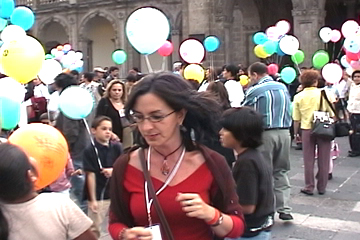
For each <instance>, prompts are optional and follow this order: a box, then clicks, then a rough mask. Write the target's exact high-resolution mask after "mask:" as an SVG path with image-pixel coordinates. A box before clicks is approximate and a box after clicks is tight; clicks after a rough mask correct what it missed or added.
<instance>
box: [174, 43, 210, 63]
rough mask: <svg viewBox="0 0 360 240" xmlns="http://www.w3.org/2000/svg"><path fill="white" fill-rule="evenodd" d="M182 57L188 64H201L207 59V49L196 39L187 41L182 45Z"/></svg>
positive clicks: (180, 50)
mask: <svg viewBox="0 0 360 240" xmlns="http://www.w3.org/2000/svg"><path fill="white" fill-rule="evenodd" d="M179 52H180V56H181V58H182V59H183V60H184V61H185V62H187V63H200V62H201V61H202V60H203V59H204V57H205V49H204V46H203V45H202V43H201V42H199V41H198V40H196V39H187V40H185V41H183V42H182V43H181V45H180V49H179Z"/></svg>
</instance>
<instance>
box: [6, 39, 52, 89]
mask: <svg viewBox="0 0 360 240" xmlns="http://www.w3.org/2000/svg"><path fill="white" fill-rule="evenodd" d="M44 58H45V52H44V48H43V46H42V45H41V44H40V43H39V42H38V41H37V40H36V39H35V38H33V37H30V36H26V37H24V38H23V39H18V40H14V41H11V42H5V43H4V45H3V46H2V47H1V50H0V59H1V60H0V62H1V64H2V67H3V69H4V72H5V74H6V75H8V76H9V77H11V78H13V79H15V80H16V81H18V82H20V83H24V84H25V83H27V82H29V81H31V80H32V79H34V78H35V77H36V75H37V74H38V73H39V71H40V69H41V66H42V64H43V62H44Z"/></svg>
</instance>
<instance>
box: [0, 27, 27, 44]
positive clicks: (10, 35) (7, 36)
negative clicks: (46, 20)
mask: <svg viewBox="0 0 360 240" xmlns="http://www.w3.org/2000/svg"><path fill="white" fill-rule="evenodd" d="M24 37H26V32H25V30H24V29H22V28H21V27H19V26H17V25H9V26H7V27H6V28H4V30H3V31H2V32H1V35H0V38H1V40H3V42H10V41H12V40H18V39H23V38H24Z"/></svg>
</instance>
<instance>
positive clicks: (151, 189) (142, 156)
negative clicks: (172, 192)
mask: <svg viewBox="0 0 360 240" xmlns="http://www.w3.org/2000/svg"><path fill="white" fill-rule="evenodd" d="M139 158H140V163H141V167H142V170H143V173H144V177H145V181H146V182H147V183H148V184H147V185H148V188H149V192H150V196H151V198H152V199H153V203H154V206H155V209H156V212H157V214H158V216H159V218H160V223H161V226H162V227H163V229H164V231H165V234H166V236H167V239H169V240H174V236H173V235H172V232H171V229H170V226H169V223H168V221H167V220H166V217H165V215H164V212H163V210H162V208H161V205H160V203H159V200H158V198H157V196H156V193H155V189H154V185H153V183H152V181H151V178H150V173H149V171H148V170H147V167H146V161H145V153H144V149H142V148H140V149H139Z"/></svg>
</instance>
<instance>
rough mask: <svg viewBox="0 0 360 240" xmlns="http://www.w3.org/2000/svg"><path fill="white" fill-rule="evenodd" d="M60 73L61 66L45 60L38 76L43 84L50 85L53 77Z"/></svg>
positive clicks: (55, 62)
mask: <svg viewBox="0 0 360 240" xmlns="http://www.w3.org/2000/svg"><path fill="white" fill-rule="evenodd" d="M60 73H62V67H61V64H60V63H59V62H58V61H56V60H55V59H47V60H45V61H44V63H43V65H42V68H41V70H40V72H39V74H38V75H39V78H40V80H41V81H42V82H43V83H45V84H52V83H54V79H55V77H56V76H57V75H59V74H60Z"/></svg>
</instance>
